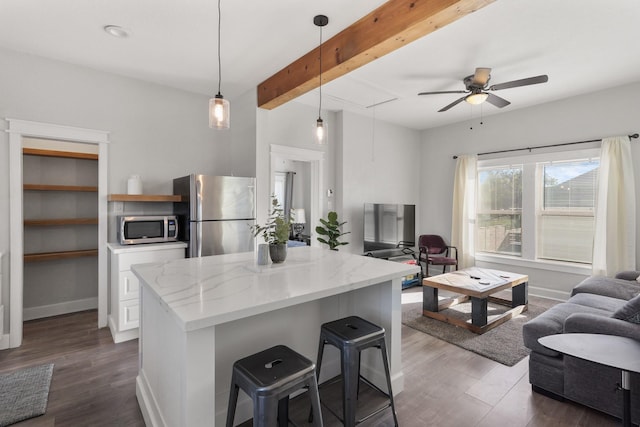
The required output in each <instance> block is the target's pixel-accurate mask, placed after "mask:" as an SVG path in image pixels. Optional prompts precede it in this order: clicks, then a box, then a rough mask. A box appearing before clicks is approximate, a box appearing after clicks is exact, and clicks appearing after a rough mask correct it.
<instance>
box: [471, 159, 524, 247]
mask: <svg viewBox="0 0 640 427" xmlns="http://www.w3.org/2000/svg"><path fill="white" fill-rule="evenodd" d="M476 224H477V230H478V231H477V235H476V242H477V247H476V250H477V251H481V252H492V253H501V254H509V255H518V256H520V255H521V246H522V165H519V166H508V167H494V168H487V169H479V170H478V207H477V221H476Z"/></svg>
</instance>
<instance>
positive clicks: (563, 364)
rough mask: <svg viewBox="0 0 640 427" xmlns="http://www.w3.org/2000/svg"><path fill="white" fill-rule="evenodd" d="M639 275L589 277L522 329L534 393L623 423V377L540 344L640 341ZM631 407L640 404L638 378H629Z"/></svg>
mask: <svg viewBox="0 0 640 427" xmlns="http://www.w3.org/2000/svg"><path fill="white" fill-rule="evenodd" d="M639 275H640V272H639V271H625V272H621V273H618V274H617V275H616V277H615V278H606V277H589V278H587V279H585V280H584V281H582V282H581V283H580V284H578V285H577V286H576V287H575V288H574V289H573V292H572V296H571V298H569V300H568V301H566V302H563V303H560V304H557V305H555V306H553V307H552V308H550V309H549V310H547V311H546V312H544V313H542V314H541V315H540V316H538V317H536V318H535V319H533V320H531V321H529V322H527V323H526V324H525V325H524V326H523V330H522V333H523V338H524V344H525V346H527V348H529V349H530V350H531V354H530V358H529V382H530V383H531V385H532V388H533V390H534V391H536V392H540V393H543V394H546V395H550V396H551V397H554V398H557V399H564V398H566V399H569V400H572V401H574V402H578V403H581V404H583V405H586V406H589V407H592V408H594V409H597V410H599V411H602V412H605V413H607V414H610V415H613V416H615V417H618V418H621V417H622V395H621V392H620V391H618V390H617V388H618V384H619V383H620V371H618V370H616V369H613V368H608V367H604V366H601V365H597V364H595V363H591V362H587V361H584V360H580V359H577V358H574V357H570V356H563V355H562V354H560V353H558V352H555V351H553V350H550V349H548V348H546V347H543V346H542V345H540V343H538V338H541V337H544V336H547V335H553V334H561V333H598V334H609V335H620V336H625V337H629V338H633V339H636V340H639V341H640V283H638V282H637V281H636V278H637V277H638V276H639ZM631 390H632V396H631V401H632V402H638V401H640V375H636V374H632V376H631ZM631 406H632V416H631V418H632V421H633V422H634V423H638V422H639V421H640V405H634V404H632V405H631Z"/></svg>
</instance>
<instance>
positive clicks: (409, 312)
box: [402, 288, 559, 366]
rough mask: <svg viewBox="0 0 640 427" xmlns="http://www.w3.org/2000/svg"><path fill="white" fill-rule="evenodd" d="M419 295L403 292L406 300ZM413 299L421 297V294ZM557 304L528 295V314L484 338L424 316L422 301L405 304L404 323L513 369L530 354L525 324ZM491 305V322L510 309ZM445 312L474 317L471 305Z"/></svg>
mask: <svg viewBox="0 0 640 427" xmlns="http://www.w3.org/2000/svg"><path fill="white" fill-rule="evenodd" d="M417 292H419V293H420V294H421V293H422V289H421V288H418V289H411V290H406V291H404V292H403V297H404V296H405V294H407V293H417ZM411 296H414V297H418V295H411ZM403 299H406V298H403ZM417 299H418V298H411V300H412V301H416V300H417ZM558 302H559V301H554V300H550V299H547V298H540V297H534V296H529V308H528V310H527V311H524V312H522V313H521V314H519V315H517V316H515V317H514V318H512V319H510V320H508V321H506V322H505V323H503V324H501V325H499V326H497V327H495V328H493V329H491V330H490V331H488V332H485V333H484V334H482V335H478V334H475V333H473V332H471V331H469V330H467V329H464V328H459V327H457V326H455V325H451V324H449V323H445V322H441V321H439V320H436V319H432V318H430V317H425V316H423V315H422V300H421V298H420V302H409V303H404V302H403V304H402V323H403V324H404V325H407V326H409V327H410V328H413V329H416V330H418V331H420V332H424V333H426V334H429V335H431V336H434V337H436V338H438V339H441V340H443V341H447V342H449V343H451V344H454V345H457V346H458V347H462V348H464V349H466V350H469V351H472V352H474V353H477V354H479V355H481V356H484V357H486V358H489V359H491V360H495V361H496V362H499V363H502V364H503V365H506V366H513V365H515V364H516V363H518V362H519V361H521V360H522V359H524V358H525V357H527V356H528V355H529V349H528V348H526V347H525V346H524V341H523V339H522V325H524V324H525V323H527V322H528V321H529V320H531V319H533V318H535V317H536V316H538V315H540V314H541V313H544V312H545V311H546V310H548V309H549V308H551V307H553V306H554V305H556V304H557V303H558ZM488 305H489V307H488V314H489V319H491V316H492V315H493V316H498V315H500V314H501V313H503V312H504V311H505V310H508V309H509V308H508V307H505V306H502V305H500V304H493V303H491V302H490V303H489V304H488ZM443 312H444V313H447V315H451V316H456V317H463V318H466V319H469V318H470V317H471V315H470V313H471V303H470V302H467V303H463V304H459V305H456V306H453V307H450V308H448V309H446V310H443Z"/></svg>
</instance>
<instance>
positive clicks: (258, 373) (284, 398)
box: [227, 345, 322, 427]
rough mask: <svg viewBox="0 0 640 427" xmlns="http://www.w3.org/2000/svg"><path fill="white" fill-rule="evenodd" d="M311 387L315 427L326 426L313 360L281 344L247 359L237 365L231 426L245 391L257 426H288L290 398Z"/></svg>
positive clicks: (233, 377)
mask: <svg viewBox="0 0 640 427" xmlns="http://www.w3.org/2000/svg"><path fill="white" fill-rule="evenodd" d="M305 387H306V388H308V390H309V399H310V400H311V410H312V413H313V416H314V419H316V420H317V421H316V422H314V423H313V425H315V426H319V427H322V414H321V412H320V396H319V394H318V382H317V381H316V376H315V365H314V364H313V362H312V361H310V360H309V359H307V358H306V357H304V356H302V355H301V354H298V353H296V352H295V351H293V350H291V349H290V348H289V347H286V346H284V345H277V346H275V347H271V348H268V349H266V350H263V351H261V352H259V353H256V354H253V355H251V356H247V357H245V358H243V359H240V360H238V361H236V362H235V363H234V364H233V373H232V375H231V393H230V395H229V407H228V408H227V427H233V419H234V417H235V414H236V404H237V402H238V392H239V389H242V390H243V391H244V392H245V393H247V394H248V395H249V397H251V399H252V400H253V425H254V426H255V427H273V426H275V425H276V421H277V425H278V426H280V427H286V426H287V425H288V422H289V395H290V394H291V393H293V392H294V391H296V390H299V389H301V388H305Z"/></svg>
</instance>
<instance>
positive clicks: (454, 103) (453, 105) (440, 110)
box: [438, 96, 466, 113]
mask: <svg viewBox="0 0 640 427" xmlns="http://www.w3.org/2000/svg"><path fill="white" fill-rule="evenodd" d="M465 98H466V96H463V97H462V98H459V99H456V100H455V101H453V102H452V103H451V104H449V105H447V106H446V107H442V108H441V109H439V110H438V113H442V112H443V111H447V110H448V109H449V108H451V107H455V106H456V105H458V104H460V103H461V102H462V101H464V99H465Z"/></svg>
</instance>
